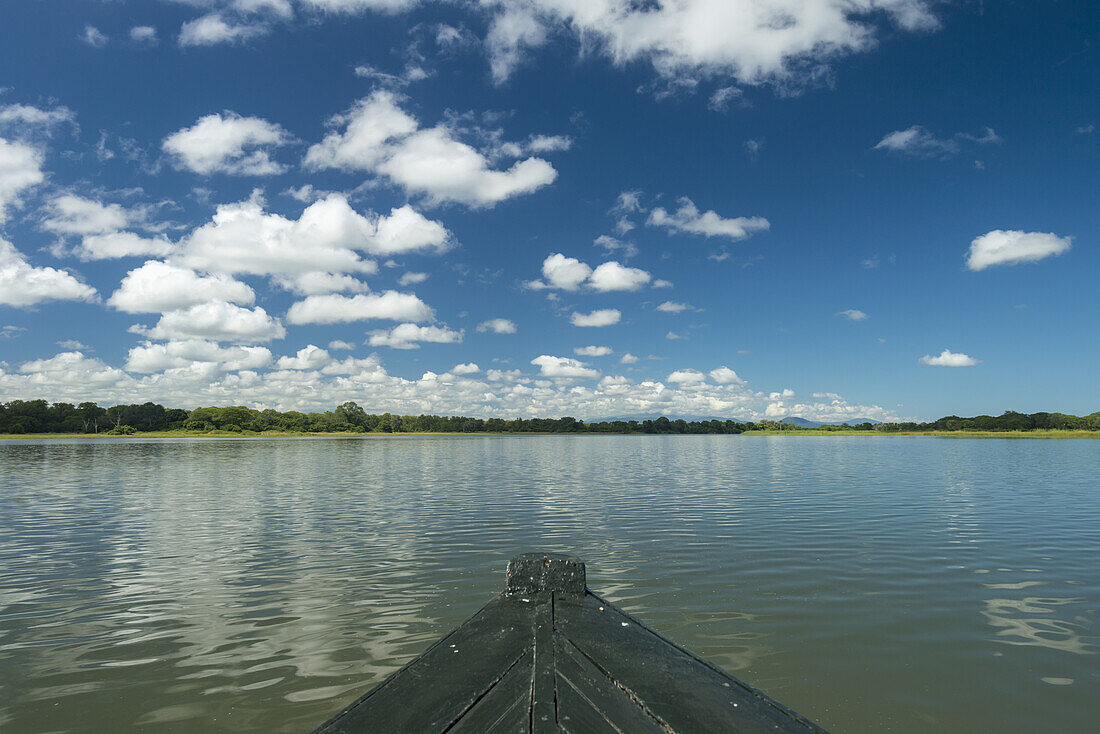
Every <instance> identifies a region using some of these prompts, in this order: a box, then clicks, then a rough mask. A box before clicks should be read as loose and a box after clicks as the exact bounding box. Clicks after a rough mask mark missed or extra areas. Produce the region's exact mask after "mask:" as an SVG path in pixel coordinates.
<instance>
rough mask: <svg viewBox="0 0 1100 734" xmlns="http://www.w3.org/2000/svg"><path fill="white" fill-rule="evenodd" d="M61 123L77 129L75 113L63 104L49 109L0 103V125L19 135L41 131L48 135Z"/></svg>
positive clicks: (30, 134) (24, 135) (31, 135)
mask: <svg viewBox="0 0 1100 734" xmlns="http://www.w3.org/2000/svg"><path fill="white" fill-rule="evenodd" d="M62 124H68V125H71V126H72V128H73V129H74V130H77V129H78V126H77V124H76V113H75V112H73V111H72V110H70V109H69V108H68V107H65V106H64V105H60V106H56V107H51V108H50V109H42V108H40V107H35V106H33V105H25V104H9V105H0V126H2V127H4V128H7V129H9V130H11V131H12V132H13V133H14V134H15V135H17V136H20V137H33V136H34V135H35V133H39V132H42V131H44V132H45V133H46V134H47V135H48V134H50V133H52V132H53V129H54V128H55V127H57V126H58V125H62Z"/></svg>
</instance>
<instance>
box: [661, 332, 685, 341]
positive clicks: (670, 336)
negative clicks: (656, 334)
mask: <svg viewBox="0 0 1100 734" xmlns="http://www.w3.org/2000/svg"><path fill="white" fill-rule="evenodd" d="M665 339H668V340H669V341H683V340H685V339H687V335H686V334H677V333H676V332H675V331H669V332H668V333H667V334H665Z"/></svg>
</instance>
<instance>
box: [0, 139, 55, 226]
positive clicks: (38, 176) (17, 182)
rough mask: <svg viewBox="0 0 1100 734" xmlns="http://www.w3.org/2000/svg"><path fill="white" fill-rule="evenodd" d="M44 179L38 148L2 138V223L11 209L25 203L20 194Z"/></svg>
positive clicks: (0, 180)
mask: <svg viewBox="0 0 1100 734" xmlns="http://www.w3.org/2000/svg"><path fill="white" fill-rule="evenodd" d="M44 179H45V176H44V175H43V173H42V155H41V154H40V153H39V152H38V151H37V150H35V149H34V148H32V147H30V146H29V145H25V144H23V143H18V142H10V141H8V140H5V139H3V138H0V224H3V223H4V222H5V221H6V220H7V214H8V210H9V209H11V208H14V207H19V206H22V205H23V200H22V199H21V198H20V194H22V192H24V191H25V190H27V189H29V188H31V187H32V186H37V185H38V184H40V183H42V181H43V180H44Z"/></svg>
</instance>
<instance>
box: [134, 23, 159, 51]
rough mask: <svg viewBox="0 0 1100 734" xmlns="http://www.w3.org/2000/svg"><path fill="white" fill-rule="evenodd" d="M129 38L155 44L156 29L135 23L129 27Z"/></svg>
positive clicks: (138, 41) (136, 41)
mask: <svg viewBox="0 0 1100 734" xmlns="http://www.w3.org/2000/svg"><path fill="white" fill-rule="evenodd" d="M130 40H131V41H133V42H134V43H144V44H148V45H150V46H155V45H156V43H157V29H156V28H154V27H153V26H151V25H136V26H134V27H133V28H131V29H130Z"/></svg>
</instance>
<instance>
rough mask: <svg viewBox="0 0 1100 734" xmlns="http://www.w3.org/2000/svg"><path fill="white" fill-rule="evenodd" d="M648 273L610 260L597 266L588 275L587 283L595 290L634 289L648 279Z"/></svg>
mask: <svg viewBox="0 0 1100 734" xmlns="http://www.w3.org/2000/svg"><path fill="white" fill-rule="evenodd" d="M650 279H651V277H650V275H649V273H647V272H646V271H644V270H641V269H639V268H628V267H626V266H624V265H620V264H619V263H617V262H615V261H614V260H611V261H609V262H605V263H603V264H602V265H600V266H598V267H597V268H596V269H595V270H593V271H592V275H590V276H589V277H588V285H589V286H590V287H591V288H592V289H593V290H596V291H602V292H606V291H636V290H638V289H639V288H641V287H642V286H644V285H645V284H646V283H648V282H649V281H650Z"/></svg>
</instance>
